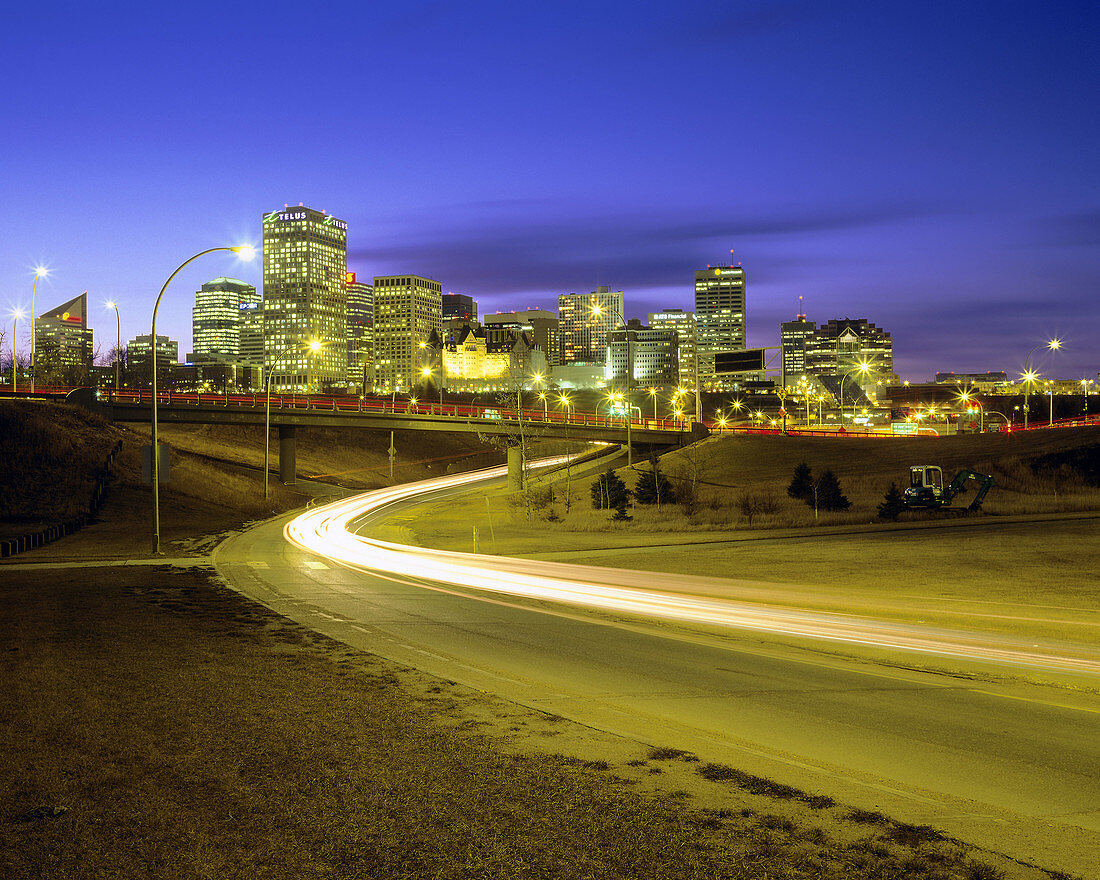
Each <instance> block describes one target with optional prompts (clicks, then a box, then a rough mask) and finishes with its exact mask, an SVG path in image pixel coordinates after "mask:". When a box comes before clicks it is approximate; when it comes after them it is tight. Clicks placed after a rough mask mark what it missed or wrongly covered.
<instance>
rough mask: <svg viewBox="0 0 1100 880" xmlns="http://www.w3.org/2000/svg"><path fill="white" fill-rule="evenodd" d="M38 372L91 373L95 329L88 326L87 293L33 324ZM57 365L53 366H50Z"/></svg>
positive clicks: (41, 317)
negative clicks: (66, 370) (68, 370)
mask: <svg viewBox="0 0 1100 880" xmlns="http://www.w3.org/2000/svg"><path fill="white" fill-rule="evenodd" d="M34 346H35V349H36V353H35V359H36V360H35V369H36V370H38V371H39V372H44V371H46V370H47V369H49V368H50V367H51V366H52V367H58V368H65V367H73V368H77V369H89V368H90V367H91V365H92V328H91V327H89V326H88V294H87V292H86V291H85V292H84V293H82V294H80V296H77V297H74V298H73V299H71V300H69V301H68V302H66V303H62V304H61V305H59V306H57V308H54V309H49V310H48V311H45V312H43V313H42V314H40V315H38V317H36V318H35V321H34ZM51 361H55V362H54V363H52V364H51V363H50V362H51Z"/></svg>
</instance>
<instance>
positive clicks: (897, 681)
mask: <svg viewBox="0 0 1100 880" xmlns="http://www.w3.org/2000/svg"><path fill="white" fill-rule="evenodd" d="M429 482H431V483H436V481H429ZM461 488H462V487H456V486H443V487H440V486H439V485H438V483H436V485H435V487H434V488H432V487H423V489H424V492H426V493H427V494H428V495H429V496H430V497H432V498H434V499H438V498H439V497H440V495H441V494H446V493H448V492H454V491H458V490H460V489H461ZM398 495H400V493H398ZM394 502H395V503H408V502H407V501H405V500H397V499H396V498H395V499H394ZM338 504H339V503H338ZM329 511H331V508H328V509H322V510H321V511H320V512H319V513H318V514H317V516H315V517H314V519H313V520H312V521H306V523H305V524H304V525H303V524H301V523H299V524H298V526H296V527H295V528H296V529H298V531H299V533H300V534H299V537H301V535H302V534H305V535H307V536H314V537H316V539H317V540H320V541H322V542H323V543H325V542H330V543H325V546H326V547H327V548H328V549H327V551H326V552H328V551H331V552H330V556H339V555H340V554H341V553H347V552H359V551H358V550H357V547H358V548H359V549H360V550H361V543H360V544H357V543H356V541H355V540H354V539H353V538H351V537H350V536H349V539H348V541H347V544H346V546H343V547H342V546H341V543H342V542H343V541H344V539H343V538H340V537H339V536H335V535H334V536H331V538H330V537H325V536H324V534H323V527H318V525H317V524H318V523H320V522H327V521H329V520H332V519H335V518H336V517H334V516H333V515H332V514H331V513H330V512H329ZM289 519H290V517H284V518H282V519H280V520H277V521H273V522H272V523H268V524H265V525H262V526H260V527H257V528H255V529H252V530H251V531H248V532H246V533H244V534H243V535H240V536H238V537H235V538H233V539H231V540H230V541H228V542H226V543H225V544H223V545H222V546H221V547H220V548H219V550H218V551H217V554H216V556H215V562H216V566H217V569H218V571H219V573H220V574H222V576H223V577H225V578H226V579H227V580H228V581H229V582H230V583H231V584H232V585H233V586H235V587H236V588H237V589H239V590H241V591H242V592H243V593H245V594H246V595H248V596H251V597H253V598H255V599H257V600H259V601H261V602H263V603H264V604H266V605H268V606H270V607H271V608H273V609H275V610H277V611H279V612H280V613H283V614H285V615H287V616H288V617H290V618H292V619H295V620H297V621H299V622H301V623H303V624H306V625H308V626H310V627H312V628H313V629H316V630H318V631H320V632H323V633H325V634H327V635H329V636H332V637H334V638H337V639H339V640H341V641H343V642H345V643H347V644H349V645H352V646H353V647H356V648H359V649H363V650H367V651H371V652H374V653H377V654H379V655H381V656H385V657H388V658H391V659H394V660H397V661H399V662H402V663H405V664H408V665H411V666H415V667H417V668H420V669H423V670H425V671H427V672H430V673H433V674H437V675H439V676H441V677H444V678H448V679H451V680H454V681H459V682H461V683H463V684H468V685H471V686H473V687H477V688H480V689H483V690H487V691H491V692H494V693H497V694H500V695H501V696H504V697H506V698H509V699H512V700H515V701H517V702H519V703H521V704H524V705H528V706H532V707H535V708H538V709H541V710H544V711H547V712H552V713H556V714H559V715H562V716H565V717H567V718H571V719H574V720H576V721H579V722H581V723H584V724H587V725H590V726H592V727H595V728H598V729H602V730H606V731H608V732H611V733H615V734H619V735H623V736H626V737H629V738H632V739H634V740H637V741H639V742H642V743H647V744H653V745H664V746H673V747H677V748H682V749H687V750H690V751H693V752H695V753H697V754H698V755H700V757H701V758H702V759H703V760H705V761H713V762H718V763H727V764H731V765H734V766H737V767H739V768H741V769H744V770H747V771H749V772H752V773H756V774H759V775H763V776H767V777H770V778H773V779H776V780H778V781H781V782H785V783H788V784H791V785H795V786H797V787H799V788H802V789H805V790H807V791H811V792H814V793H826V794H830V795H832V796H833V797H835V798H836V799H837V800H839V801H841V802H843V803H848V804H851V805H854V806H860V807H864V808H867V809H879V810H882V811H884V812H888V813H889V814H890V815H892V816H894V817H895V818H897V819H899V820H901V821H907V822H913V823H918V824H931V825H934V826H935V827H937V828H939V829H941V830H943V831H945V832H947V833H948V834H950V835H952V836H956V837H958V838H960V839H963V840H966V841H968V842H972V843H975V844H978V845H980V846H985V847H987V848H990V849H994V850H997V851H999V852H1003V853H1005V854H1007V855H1009V856H1011V857H1013V858H1017V859H1019V860H1021V861H1025V862H1029V863H1032V864H1037V865H1040V866H1042V867H1046V868H1051V869H1059V870H1065V871H1070V872H1073V873H1077V874H1080V875H1083V876H1086V877H1100V745H1098V744H1100V706H1098V705H1097V703H1096V702H1091V701H1090V700H1089V699H1088V698H1087V697H1082V696H1079V695H1073V694H1069V693H1063V692H1059V691H1058V690H1054V689H1049V688H1038V687H1028V686H1023V685H1012V686H1007V685H1006V686H994V685H989V684H987V683H979V682H975V681H970V680H964V679H958V678H953V677H948V676H944V675H934V674H926V673H920V672H910V671H907V670H902V669H889V668H876V667H874V666H870V665H867V664H858V663H853V662H847V661H845V660H843V659H842V658H837V657H833V656H827V655H823V654H821V653H818V652H814V651H804V650H799V649H797V648H795V647H791V646H783V645H777V644H770V643H769V641H768V632H767V620H766V619H764V618H767V615H766V614H765V615H764V616H763V618H762V619H758V620H751V621H750V624H751V626H749V627H748V628H746V627H741V626H738V627H731V628H730V629H729V630H728V631H727V632H725V633H722V632H718V631H715V630H714V629H711V630H709V631H707V632H702V631H699V630H698V628H695V627H693V626H692V625H691V623H690V622H689V621H686V620H675V619H669V617H667V616H662V617H646V616H642V611H643V610H644V609H640V608H637V609H635V610H634V613H631V611H630V610H629V609H627V610H625V611H624V610H620V609H618V608H615V607H602V608H599V607H591V605H587V607H586V605H585V604H578V603H579V602H580V601H581V600H580V599H578V598H577V595H576V594H574V596H573V599H574V601H572V602H569V603H566V604H561V603H557V602H554V601H551V600H550V598H548V597H549V596H550V593H548V592H542V591H540V590H535V591H533V592H532V593H531V594H530V595H528V596H519V597H517V596H513V595H510V594H509V593H508V592H505V591H499V590H498V591H494V592H486V591H485V590H484V589H483V588H478V587H477V586H470V585H463V584H461V583H458V584H456V583H454V581H455V580H456V578H455V577H453V576H452V575H454V572H453V571H447V570H446V569H447V566H448V565H449V564H451V563H453V562H454V560H455V559H456V558H458V557H461V554H442V555H443V556H444V557H447V558H443V559H441V558H439V557H438V556H436V555H434V554H433V553H432V552H429V553H428V556H422V555H421V554H422V552H423V551H420V550H419V548H401V547H393V546H389V545H387V546H385V547H383V548H382V549H383V550H385V552H386V553H389V554H397V555H398V556H399V557H402V559H403V564H404V566H405V568H406V569H407V570H411V571H413V572H414V574H412V575H409V574H388V575H387V574H379V573H377V572H371V571H361V570H356V569H352V568H348V567H345V566H344V565H340V564H337V563H336V562H335V561H334V560H333V559H332V558H325V557H321V556H318V555H317V554H315V553H313V552H309V551H306V550H303V549H301V548H300V547H298V546H295V545H293V544H291V543H288V541H287V540H286V539H285V538H284V535H283V530H284V527H285V526H286V524H287V522H288V520H289ZM345 519H350V520H352V522H353V523H354V524H355V526H356V527H359V528H363V527H365V526H369V519H370V516H369V514H368V515H367V516H365V517H364V516H361V515H358V516H357V515H356V514H354V513H348V514H346V515H345ZM315 528H320V533H318V532H317V531H314V529H315ZM292 531H293V530H292ZM349 548H350V550H349ZM391 561H392V560H391ZM353 564H358V563H353ZM513 564H514V565H513ZM515 566H519V567H520V568H519V569H516V568H515ZM525 566H534V567H535V568H534V569H533V571H534V572H535V575H536V576H537V577H544V576H547V572H548V571H553V568H554V564H553V563H546V562H538V563H535V562H531V561H529V560H507V561H505V560H499V559H496V558H493V560H492V561H491V562H490V563H487V564H486V568H485V570H484V571H482V575H485V574H486V573H488V574H490V575H491V574H493V572H494V571H496V569H498V568H499V569H501V570H502V571H511V572H513V573H514V572H515V571H516V570H522V568H523V567H525ZM473 567H474V568H475V569H476V568H477V566H476V565H475V566H473ZM467 568H468V567H464V566H459V569H460V570H466V569H467ZM562 568H565V569H571V568H577V567H575V566H573V567H570V566H565V567H562ZM588 571H589V572H597V573H604V572H608V571H610V570H607V569H590V570H588ZM428 572H432V574H430V575H429V574H428ZM566 574H567V575H568V577H567V578H566V579H565V580H566V581H568V582H570V583H575V582H576V581H575V578H574V577H573V575H575V572H572V571H568V572H566ZM426 577H431V579H430V580H429V579H425V578H426ZM511 577H512V575H511V574H509V575H508V578H507V579H511ZM440 579H442V580H448V579H450V580H451V581H452V583H449V584H448V583H441V581H440ZM597 580H598V578H597ZM613 580H615V581H616V583H614V584H612V586H613V587H614V588H615V589H626V590H627V591H628V595H629V597H630V598H632V599H633V598H634V594H635V592H638V588H646V587H652V586H653V584H654V580H653V578H651V577H648V576H647V575H646V574H645V573H637V572H620V573H619V576H618V577H617V578H613ZM482 586H484V585H482ZM543 586H545V584H543ZM645 592H646V591H645V590H644V589H642V590H641V591H640V594H641V595H643V596H644V594H645ZM658 598H659V597H658ZM694 598H695V599H699V600H702V599H705V598H706V597H700V596H694ZM652 599H653V597H650V600H651V601H652ZM682 599H683V596H682V595H681V596H676V597H673V600H671V603H670V604H671V607H673V608H676V607H679V606H681V605H682V604H683V603H682ZM703 605H704V607H707V608H709V610H713V608H712V607H710V606H707V605H706V603H705V602H704V603H703ZM757 608H758V610H759V606H757ZM727 610H728V609H727ZM777 611H778V609H777ZM785 614H786V615H789V614H790V612H786V613H785ZM822 617H824V618H825V620H821V619H819V618H822ZM837 617H838V616H836V615H798V616H797V619H796V621H795V622H796V623H798V625H799V626H801V627H810V628H811V629H812V627H814V626H817V627H820V628H822V629H823V630H824V629H828V628H829V627H830V626H832V625H833V624H835V623H837V620H836V618H837ZM778 619H779V620H780V622H779V623H778V624H777V625H778V626H780V627H788V628H789V626H790V625H791V620H790V619H789V617H787V616H783V617H780V618H778ZM841 623H842V624H843V626H844V627H846V628H847V629H846V630H844V632H846V633H850V632H855V633H856V634H858V635H860V637H862V635H863V634H867V635H868V637H870V635H873V634H874V633H876V632H878V633H880V634H881V633H883V632H885V633H886V634H887V636H886V637H888V638H890V639H892V640H895V641H896V640H897V639H898V638H901V637H906V638H909V637H912V638H917V639H920V638H921V637H922V634H921V633H919V632H915V631H911V630H909V629H908V628H906V631H905V632H898V631H896V630H893V631H891V629H890V628H889V627H887V628H886V629H885V630H884V629H882V628H881V627H877V626H875V625H873V624H871V623H867V622H863V623H859V624H858V625H857V626H855V627H854V629H853V625H852V622H851V621H841ZM798 633H799V636H800V637H807V638H810V639H811V640H816V639H818V638H820V637H822V633H821V632H819V633H817V634H816V635H815V634H814V633H813V632H809V633H808V632H807V631H806V630H804V629H800V630H799V631H798ZM924 637H925V638H926V639H927V641H928V643H929V650H940V649H942V648H943V646H944V645H945V644H948V645H955V646H957V645H958V644H964V643H965V641H966V640H965V639H964V640H962V641H961V642H960V641H959V640H958V639H957V638H955V637H954V636H953V635H952V634H950V633H946V634H945V633H930V634H925V636H924ZM952 640H954V641H952ZM912 647H913V650H915V651H916V650H917V649H918V648H920V646H919V645H914V646H912ZM969 649H970V650H1003V651H1006V652H1008V654H1006V655H1005V656H1004V657H1002V658H1001V660H1002V661H1004V662H1011V663H1017V664H1018V663H1027V662H1034V663H1040V664H1041V663H1046V662H1053V663H1055V664H1056V665H1057V664H1058V663H1062V664H1065V663H1068V664H1070V666H1072V667H1073V668H1074V669H1075V670H1076V672H1077V673H1079V674H1084V675H1091V674H1092V671H1091V668H1092V667H1091V665H1090V664H1092V663H1093V662H1094V661H1095V658H1083V657H1063V656H1060V655H1057V654H1052V653H1049V652H1048V653H1046V654H1042V655H1037V656H1036V657H1032V658H1030V660H1029V659H1028V657H1026V656H1024V657H1021V656H1019V654H1020V649H1019V646H1015V645H1000V646H992V647H991V646H988V645H985V646H983V645H981V644H978V645H975V644H970V647H969ZM1024 654H1026V652H1024ZM998 662H1000V661H998ZM1081 664H1084V667H1082V665H1081Z"/></svg>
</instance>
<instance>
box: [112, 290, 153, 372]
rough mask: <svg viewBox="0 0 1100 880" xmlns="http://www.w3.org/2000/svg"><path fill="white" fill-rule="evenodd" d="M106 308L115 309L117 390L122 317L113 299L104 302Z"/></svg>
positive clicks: (120, 367) (120, 357) (120, 361)
mask: <svg viewBox="0 0 1100 880" xmlns="http://www.w3.org/2000/svg"><path fill="white" fill-rule="evenodd" d="M104 306H105V307H106V308H108V309H114V310H115V391H118V376H119V371H120V370H121V369H122V318H121V317H119V314H118V305H117V304H116V303H115V302H114V301H113V300H108V301H107V302H105V303H104ZM156 347H157V346H156V340H155V339H154V340H153V359H154V360H156Z"/></svg>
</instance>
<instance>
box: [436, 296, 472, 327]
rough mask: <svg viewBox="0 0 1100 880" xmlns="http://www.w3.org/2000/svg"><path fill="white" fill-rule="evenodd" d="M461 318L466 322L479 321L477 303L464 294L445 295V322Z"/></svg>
mask: <svg viewBox="0 0 1100 880" xmlns="http://www.w3.org/2000/svg"><path fill="white" fill-rule="evenodd" d="M451 318H461V319H462V320H464V321H471V322H473V321H476V320H477V303H476V302H474V298H473V297H472V296H466V294H464V293H445V294H443V320H444V321H448V320H450V319H451Z"/></svg>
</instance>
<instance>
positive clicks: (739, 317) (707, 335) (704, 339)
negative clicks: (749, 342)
mask: <svg viewBox="0 0 1100 880" xmlns="http://www.w3.org/2000/svg"><path fill="white" fill-rule="evenodd" d="M695 323H696V339H697V345H698V350H699V381H700V382H701V383H702V386H703V388H705V389H707V390H710V391H727V390H730V389H732V388H733V383H734V382H736V381H738V379H739V378H742V377H738V376H736V375H729V376H721V375H718V374H716V372H715V369H714V356H715V355H716V354H719V353H721V352H730V351H741V350H743V349H744V348H745V272H744V270H743V269H742V268H741V267H740V266H713V267H711V266H708V267H707V268H706V269H699V270H697V271H696V272H695Z"/></svg>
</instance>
